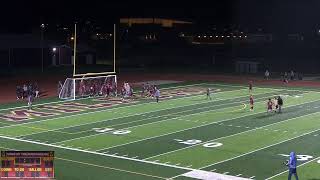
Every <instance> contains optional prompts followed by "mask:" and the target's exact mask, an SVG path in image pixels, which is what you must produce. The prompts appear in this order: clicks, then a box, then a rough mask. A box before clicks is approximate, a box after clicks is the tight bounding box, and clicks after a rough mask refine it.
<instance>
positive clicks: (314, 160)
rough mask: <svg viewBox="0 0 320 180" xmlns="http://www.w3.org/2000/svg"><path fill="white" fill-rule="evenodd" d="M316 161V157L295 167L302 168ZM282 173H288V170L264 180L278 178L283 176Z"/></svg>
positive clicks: (318, 158) (319, 158)
mask: <svg viewBox="0 0 320 180" xmlns="http://www.w3.org/2000/svg"><path fill="white" fill-rule="evenodd" d="M317 160H320V157H317V158H314V159H312V160H310V161H307V162H305V163H302V164H300V165H298V166H297V167H301V166H304V165H306V164H309V163H311V162H314V161H317ZM284 173H288V170H286V171H282V172H281V173H278V174H275V175H274V176H271V177H268V178H267V179H266V180H269V179H272V178H275V177H277V176H280V175H282V174H284Z"/></svg>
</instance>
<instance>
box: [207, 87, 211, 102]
mask: <svg viewBox="0 0 320 180" xmlns="http://www.w3.org/2000/svg"><path fill="white" fill-rule="evenodd" d="M207 99H210V100H211V99H212V98H211V89H210V88H207Z"/></svg>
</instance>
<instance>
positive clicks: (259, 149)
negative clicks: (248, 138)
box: [200, 112, 320, 169]
mask: <svg viewBox="0 0 320 180" xmlns="http://www.w3.org/2000/svg"><path fill="white" fill-rule="evenodd" d="M316 113H319V112H316ZM316 113H314V114H316ZM319 130H320V129H316V130H313V131H310V132H307V133H303V134H301V135H299V136H295V137H292V138H289V139H286V140H283V141H280V142H277V143H274V144H270V145H268V146H265V147H262V148H258V149H255V150H253V151H250V152H247V153H244V154H241V155H239V156H235V157H232V158H229V159H226V160H223V161H219V162H216V163H213V164H210V165H207V166H204V167H201V168H200V169H204V168H207V167H210V166H214V165H217V164H221V163H225V162H228V161H231V160H234V159H237V158H240V157H243V156H246V155H249V154H252V153H255V152H258V151H261V150H264V149H267V148H270V147H273V146H276V145H279V144H282V143H285V142H288V141H291V140H294V139H297V138H299V137H302V136H306V135H309V134H312V133H314V132H317V131H319Z"/></svg>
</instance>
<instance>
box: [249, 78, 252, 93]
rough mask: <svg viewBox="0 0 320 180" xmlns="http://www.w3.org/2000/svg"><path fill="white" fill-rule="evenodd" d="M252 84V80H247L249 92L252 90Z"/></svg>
mask: <svg viewBox="0 0 320 180" xmlns="http://www.w3.org/2000/svg"><path fill="white" fill-rule="evenodd" d="M252 86H253V82H252V81H249V92H250V93H251V92H252Z"/></svg>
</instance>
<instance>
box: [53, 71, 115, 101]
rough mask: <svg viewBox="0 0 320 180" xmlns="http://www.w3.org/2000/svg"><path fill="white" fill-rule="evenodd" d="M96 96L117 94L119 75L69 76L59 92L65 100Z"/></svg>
mask: <svg viewBox="0 0 320 180" xmlns="http://www.w3.org/2000/svg"><path fill="white" fill-rule="evenodd" d="M94 96H117V75H106V76H96V77H82V78H67V79H66V80H65V81H64V83H63V86H62V88H61V90H60V92H59V98H60V99H64V100H75V99H79V98H85V97H94Z"/></svg>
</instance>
